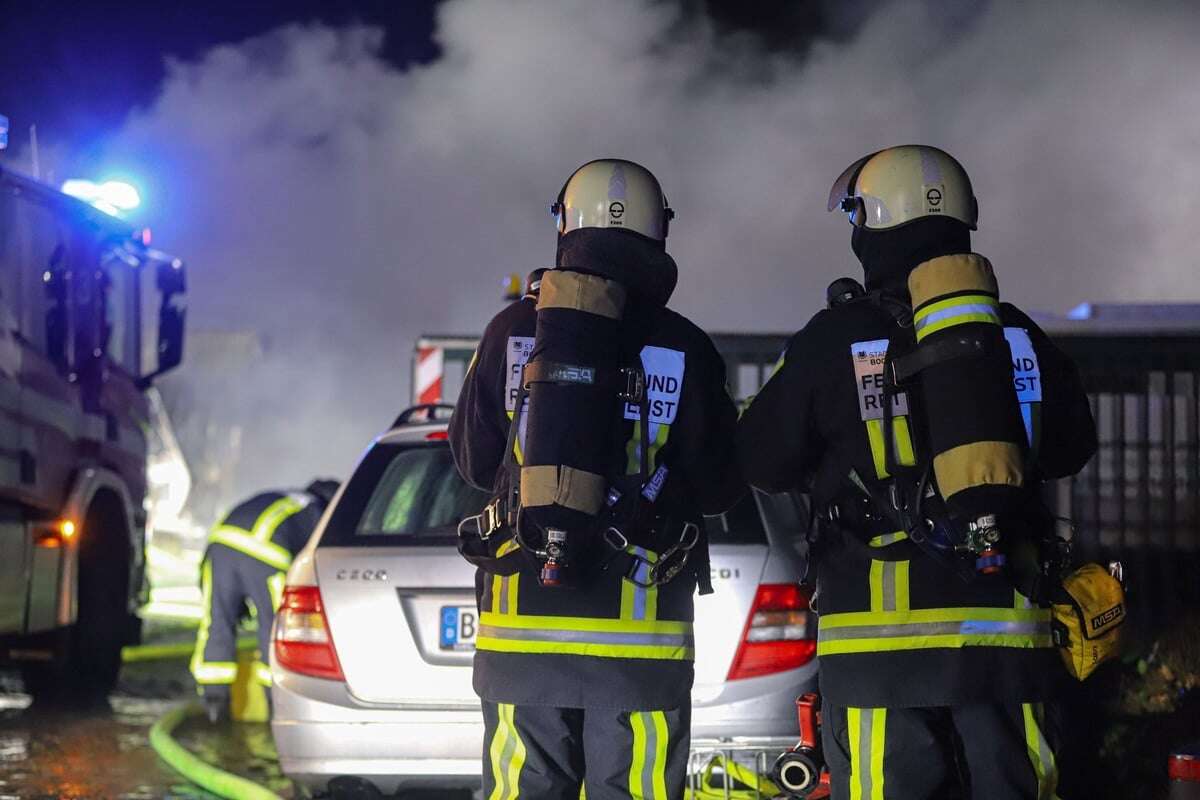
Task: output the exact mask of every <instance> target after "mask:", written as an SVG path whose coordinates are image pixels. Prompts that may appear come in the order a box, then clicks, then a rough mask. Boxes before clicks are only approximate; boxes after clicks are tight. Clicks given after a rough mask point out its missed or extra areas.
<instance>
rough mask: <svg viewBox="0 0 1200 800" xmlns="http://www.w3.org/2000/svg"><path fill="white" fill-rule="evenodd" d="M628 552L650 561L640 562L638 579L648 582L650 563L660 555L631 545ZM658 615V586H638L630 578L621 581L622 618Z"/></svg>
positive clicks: (648, 617) (650, 617) (627, 549)
mask: <svg viewBox="0 0 1200 800" xmlns="http://www.w3.org/2000/svg"><path fill="white" fill-rule="evenodd" d="M626 551H627V552H631V553H633V554H635V555H640V556H642V557H643V558H645V559H646V561H647V562H649V563H640V562H639V564H638V568H637V574H636V575H635V576H634V577H635V578H637V579H638V580H640V581H642V582H643V583H646V582H647V581H649V578H650V564H653V563H654V562H656V561H658V556H657V555H656V554H655V553H654V551H652V550H647V549H646V548H644V547H634V546H633V545H630V546H629V547H627V548H626ZM657 617H658V587H657V586H650V587H644V586H638V585H637V584H636V583H634V582H633V581H630V580H622V581H621V619H656V618H657Z"/></svg>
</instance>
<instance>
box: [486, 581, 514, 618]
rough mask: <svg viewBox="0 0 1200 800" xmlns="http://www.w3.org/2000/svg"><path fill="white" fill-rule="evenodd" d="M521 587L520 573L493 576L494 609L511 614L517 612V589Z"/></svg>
mask: <svg viewBox="0 0 1200 800" xmlns="http://www.w3.org/2000/svg"><path fill="white" fill-rule="evenodd" d="M520 588H521V575H520V573H517V574H514V575H494V576H492V608H491V610H492V611H495V612H496V613H499V614H504V615H509V614H516V613H517V590H518V589H520Z"/></svg>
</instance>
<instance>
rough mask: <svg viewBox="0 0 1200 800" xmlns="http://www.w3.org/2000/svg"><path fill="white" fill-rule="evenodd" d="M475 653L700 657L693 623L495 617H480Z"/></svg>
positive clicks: (679, 659)
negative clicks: (480, 651) (695, 655)
mask: <svg viewBox="0 0 1200 800" xmlns="http://www.w3.org/2000/svg"><path fill="white" fill-rule="evenodd" d="M475 648H476V649H477V650H493V651H497V652H506V653H554V654H563V655H585V656H596V657H599V658H650V659H659V660H674V661H690V660H691V659H692V658H694V654H695V645H694V639H693V635H692V624H691V623H690V622H673V621H672V622H664V621H658V620H619V619H600V618H592V617H548V616H524V615H522V616H516V615H507V614H494V613H491V612H483V613H481V614H480V624H479V632H478V635H477V636H476V640H475Z"/></svg>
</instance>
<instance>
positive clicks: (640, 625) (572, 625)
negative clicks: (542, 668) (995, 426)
mask: <svg viewBox="0 0 1200 800" xmlns="http://www.w3.org/2000/svg"><path fill="white" fill-rule="evenodd" d="M1009 613H1011V612H1009ZM1047 613H1049V612H1047ZM479 621H480V623H481V624H483V625H495V626H498V627H503V628H514V629H521V630H534V631H537V630H542V631H596V632H598V633H653V634H672V633H674V634H687V635H689V636H690V635H691V633H692V623H690V622H682V621H678V620H630V619H609V618H606V617H555V616H533V615H527V614H522V615H520V616H512V617H508V616H505V615H502V614H492V613H488V612H484V613H483V614H480V620H479Z"/></svg>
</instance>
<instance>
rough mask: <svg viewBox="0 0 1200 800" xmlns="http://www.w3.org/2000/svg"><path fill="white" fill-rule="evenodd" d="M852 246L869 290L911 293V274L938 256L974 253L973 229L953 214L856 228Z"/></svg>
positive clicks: (851, 239) (851, 237)
mask: <svg viewBox="0 0 1200 800" xmlns="http://www.w3.org/2000/svg"><path fill="white" fill-rule="evenodd" d="M850 249H851V250H853V251H854V255H856V256H858V260H859V261H860V262H861V263H862V265H863V272H864V275H865V283H866V287H867V291H875V290H877V289H878V290H882V291H886V292H893V293H899V294H905V295H906V294H907V293H908V274H909V273H910V272H912V271H913V269H915V268H916V266H917V265H918V264H921V263H923V262H925V261H928V260H929V259H931V258H937V257H938V256H948V255H952V254H954V253H969V252H971V230H970V228H968V227H967V226H966V224H965V223H963V222H960V221H958V220H956V219H954V218H952V217H921V218H920V219H917V220H913V221H912V222H909V223H906V224H904V225H900V226H899V227H896V228H890V229H888V230H885V231H873V230H869V229H867V228H855V229H854V233H853V234H852V235H851V236H850Z"/></svg>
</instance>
